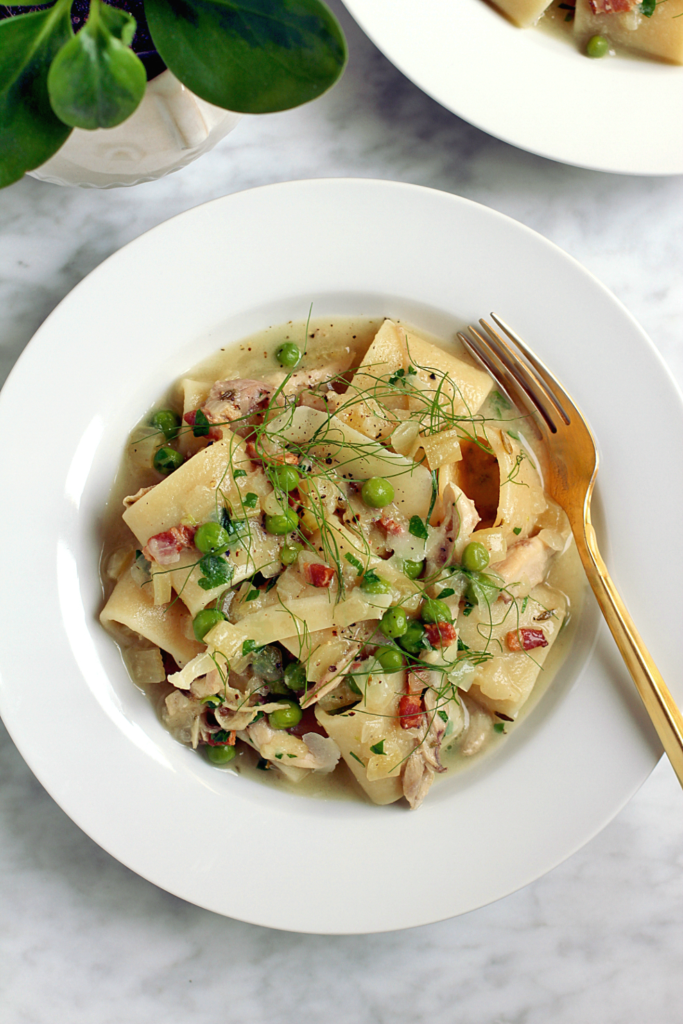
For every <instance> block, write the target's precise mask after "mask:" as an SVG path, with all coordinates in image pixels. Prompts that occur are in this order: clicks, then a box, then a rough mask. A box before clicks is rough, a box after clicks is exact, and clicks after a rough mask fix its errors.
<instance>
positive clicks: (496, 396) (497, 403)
mask: <svg viewBox="0 0 683 1024" xmlns="http://www.w3.org/2000/svg"><path fill="white" fill-rule="evenodd" d="M489 401H490V402H491V405H492V406H493V411H494V412H496V413H497V414H498V416H502V415H503V413H504V412H507V410H508V409H511V408H512V406H511V405H510V403H509V402H508V400H507V398H506V397H505V395H503V394H501V393H500V391H492V392H491V394H490V395H489Z"/></svg>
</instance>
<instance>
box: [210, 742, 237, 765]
mask: <svg viewBox="0 0 683 1024" xmlns="http://www.w3.org/2000/svg"><path fill="white" fill-rule="evenodd" d="M205 750H206V759H207V761H210V762H211V764H230V762H231V761H232V759H233V758H234V756H235V754H236V753H237V751H236V750H235V748H234V747H231V746H229V745H228V744H227V743H226V745H225V746H222V745H221V746H220V747H210V746H209V745H208V744H207V746H206V747H205Z"/></svg>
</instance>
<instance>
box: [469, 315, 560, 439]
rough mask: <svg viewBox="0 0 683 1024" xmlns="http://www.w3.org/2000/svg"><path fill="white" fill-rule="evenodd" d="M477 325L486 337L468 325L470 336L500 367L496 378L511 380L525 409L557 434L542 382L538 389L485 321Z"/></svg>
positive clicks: (536, 383) (504, 342)
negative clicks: (539, 417)
mask: <svg viewBox="0 0 683 1024" xmlns="http://www.w3.org/2000/svg"><path fill="white" fill-rule="evenodd" d="M479 323H480V324H481V325H482V327H483V328H484V330H485V331H486V334H487V335H488V337H484V335H482V334H481V332H480V331H479V330H478V329H477V328H476V327H473V326H472V325H470V331H471V332H472V334H474V335H476V337H477V340H478V341H479V342H480V344H481V345H483V346H484V347H485V350H486V354H487V355H488V357H489V359H492V360H493V361H494V363H495V364H496V365H497V366H500V368H501V370H500V371H499V373H498V374H496V376H497V377H500V374H501V372H502V373H503V374H504V375H505V377H506V379H509V378H512V379H513V380H514V382H515V384H516V386H517V388H518V393H520V392H521V394H522V395H523V404H524V405H525V406H526V407H527V408H531V410H532V411H533V412H534V413H538V414H540V416H541V418H542V420H543V421H544V422H545V425H546V426H547V428H548V429H549V430H550V431H551V433H553V434H555V433H557V427H556V425H555V420H554V418H553V416H552V414H551V412H550V410H549V408H548V396H547V395H546V394H545V389H544V388H543V387H542V384H543V382H542V381H541V382H540V383H541V387H539V386H538V382H537V381H536V379H535V378H534V376H533V375H532V374H531V373H530V372H529V370H528V369H527V368H526V367H525V366H524V364H523V363H521V362H520V360H519V359H518V358H517V357H516V356H515V355H514V353H513V351H512V349H511V348H510V346H509V345H508V343H507V342H506V341H505V340H504V339H503V338H501V337H500V336H499V335H498V334H496V332H495V331H494V330H493V328H492V327H491V326H490V325H489V324H487V323H486V321H485V320H480V321H479Z"/></svg>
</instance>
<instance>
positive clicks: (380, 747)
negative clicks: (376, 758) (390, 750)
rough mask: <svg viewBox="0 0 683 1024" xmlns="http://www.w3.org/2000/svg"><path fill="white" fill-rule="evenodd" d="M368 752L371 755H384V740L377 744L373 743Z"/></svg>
mask: <svg viewBox="0 0 683 1024" xmlns="http://www.w3.org/2000/svg"><path fill="white" fill-rule="evenodd" d="M370 750H371V751H372V753H373V754H384V740H380V741H379V743H374V744H373V745H372V746H371V747H370Z"/></svg>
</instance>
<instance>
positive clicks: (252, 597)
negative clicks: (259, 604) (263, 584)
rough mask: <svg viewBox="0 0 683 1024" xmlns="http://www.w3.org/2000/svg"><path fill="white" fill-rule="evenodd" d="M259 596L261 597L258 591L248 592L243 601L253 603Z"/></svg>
mask: <svg viewBox="0 0 683 1024" xmlns="http://www.w3.org/2000/svg"><path fill="white" fill-rule="evenodd" d="M260 596H261V591H260V590H250V591H249V593H248V594H247V596H246V597H245V599H244V600H245V601H255V600H256V598H257V597H260Z"/></svg>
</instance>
